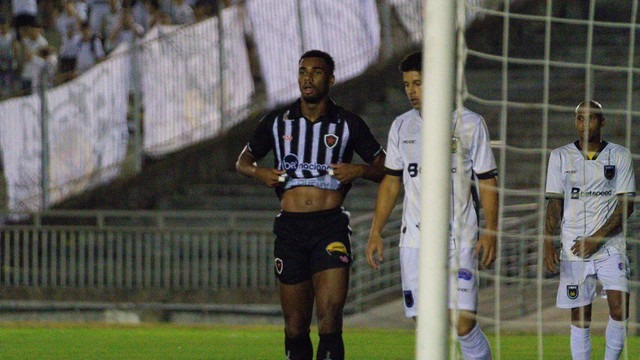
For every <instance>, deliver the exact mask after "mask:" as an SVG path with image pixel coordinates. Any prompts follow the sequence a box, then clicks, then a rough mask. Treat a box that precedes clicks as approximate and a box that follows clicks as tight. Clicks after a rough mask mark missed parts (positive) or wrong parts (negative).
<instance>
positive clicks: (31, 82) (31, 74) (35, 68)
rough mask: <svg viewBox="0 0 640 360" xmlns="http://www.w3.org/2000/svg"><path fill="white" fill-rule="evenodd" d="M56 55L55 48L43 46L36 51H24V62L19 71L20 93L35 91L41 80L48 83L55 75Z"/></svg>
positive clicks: (25, 93)
mask: <svg viewBox="0 0 640 360" xmlns="http://www.w3.org/2000/svg"><path fill="white" fill-rule="evenodd" d="M56 68H57V56H56V49H55V48H54V47H51V46H44V47H41V48H39V49H38V51H33V52H32V51H29V50H26V51H25V63H24V65H23V67H22V72H21V84H22V88H21V94H22V95H28V94H32V93H36V92H37V91H38V90H39V88H40V84H41V83H42V82H41V81H46V82H47V83H50V82H51V81H53V79H54V77H55V75H56V71H57V70H56Z"/></svg>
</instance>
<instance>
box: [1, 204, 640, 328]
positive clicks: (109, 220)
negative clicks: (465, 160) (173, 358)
mask: <svg viewBox="0 0 640 360" xmlns="http://www.w3.org/2000/svg"><path fill="white" fill-rule="evenodd" d="M401 210H402V209H401V208H400V207H397V208H396V209H395V210H394V213H393V214H392V217H391V219H390V221H389V224H388V225H387V227H386V230H385V234H384V236H385V239H386V246H387V248H386V252H385V262H384V265H383V266H382V270H381V271H373V270H371V269H370V268H369V266H368V264H367V262H366V258H365V257H364V247H365V246H366V241H367V237H368V233H369V227H370V224H371V214H369V215H365V216H362V217H358V218H355V219H352V228H353V254H354V258H355V260H354V264H353V269H352V277H351V290H350V295H349V298H348V304H347V311H348V312H354V311H355V312H357V311H361V310H364V309H367V308H369V307H372V306H375V305H378V304H381V303H384V302H386V301H388V300H391V299H398V298H399V297H400V294H401V292H400V264H399V250H398V247H397V244H398V234H399V227H400V224H399V221H400V220H399V218H400V213H401ZM274 215H275V214H274V213H273V212H213V211H212V212H206V213H203V212H130V211H102V212H101V211H91V212H87V211H82V212H81V211H66V212H61V211H55V212H44V213H42V214H37V215H35V216H34V217H32V218H30V219H29V220H24V221H21V222H20V223H16V224H12V225H5V226H4V227H3V228H2V229H1V230H0V262H1V264H2V266H1V271H0V284H2V286H3V287H4V288H5V289H12V288H13V289H18V288H20V289H23V290H24V289H39V290H43V289H44V290H46V289H56V290H58V291H59V293H60V294H62V295H61V296H62V298H64V293H65V291H69V292H70V293H74V291H77V290H89V291H91V290H96V291H102V293H104V291H109V290H114V291H115V290H125V291H126V290H135V291H144V290H162V291H176V292H184V291H191V290H198V291H208V292H229V293H233V292H234V291H244V292H265V293H267V294H269V293H271V294H273V293H275V292H276V287H277V283H276V279H275V276H274V274H273V270H272V269H273V268H272V261H273V255H272V243H273V234H272V232H271V223H272V220H273V217H274ZM502 223H503V232H502V235H501V240H502V252H501V253H502V256H501V258H500V259H501V260H500V263H499V266H498V265H497V264H496V266H494V267H493V268H492V269H491V270H489V271H483V272H482V286H483V287H484V288H486V289H489V291H487V292H488V293H491V286H492V285H494V284H495V283H496V282H500V283H501V284H502V286H506V287H509V288H510V289H511V291H509V292H508V293H509V294H510V296H509V298H510V299H511V301H508V302H506V301H505V302H504V306H505V309H501V310H504V311H505V313H506V312H510V313H513V314H514V315H522V314H525V313H527V312H529V311H533V310H534V309H535V304H531V302H530V301H527V299H525V298H524V296H523V295H524V294H525V293H526V292H527V291H530V290H528V289H531V286H534V285H535V282H536V280H537V276H538V257H539V253H538V241H539V238H538V236H537V233H538V230H537V224H538V206H537V205H536V204H527V205H517V206H507V207H505V211H504V212H503V221H502ZM629 229H630V230H631V231H630V232H631V233H637V231H638V229H640V221H638V218H637V217H636V216H634V217H632V219H631V221H630V222H629ZM629 244H630V249H631V251H630V254H631V258H632V263H634V264H635V263H636V255H635V253H636V252H637V242H636V241H635V240H634V239H630V240H629ZM634 267H635V266H634ZM498 271H499V275H500V276H498ZM636 278H637V274H636V273H635V271H634V279H636ZM542 280H543V281H551V280H546V278H545V279H542ZM633 287H634V289H637V288H638V286H637V281H634V283H633ZM103 297H104V296H103ZM5 300H6V297H5ZM57 300H61V299H60V298H58V299H57ZM62 300H64V299H62ZM75 300H78V299H75ZM92 300H94V301H96V300H97V301H106V300H105V299H100V298H99V297H98V298H93V299H92ZM493 300H494V297H493V296H491V295H490V296H489V297H488V298H487V300H486V301H493ZM509 306H510V307H512V309H508V308H507V307H509Z"/></svg>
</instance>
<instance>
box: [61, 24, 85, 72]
mask: <svg viewBox="0 0 640 360" xmlns="http://www.w3.org/2000/svg"><path fill="white" fill-rule="evenodd" d="M81 41H82V33H81V32H80V27H78V28H76V27H75V26H73V25H70V26H68V27H67V31H66V32H65V33H64V34H61V38H60V49H59V51H58V74H59V79H58V81H59V82H65V81H67V80H70V79H72V78H74V77H75V75H76V73H75V72H76V62H77V59H78V48H79V47H80V43H81Z"/></svg>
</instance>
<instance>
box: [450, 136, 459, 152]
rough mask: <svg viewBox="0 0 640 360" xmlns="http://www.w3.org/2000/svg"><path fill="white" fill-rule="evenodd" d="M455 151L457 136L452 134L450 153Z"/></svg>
mask: <svg viewBox="0 0 640 360" xmlns="http://www.w3.org/2000/svg"><path fill="white" fill-rule="evenodd" d="M457 152H458V137H457V136H452V137H451V153H452V154H455V153H457Z"/></svg>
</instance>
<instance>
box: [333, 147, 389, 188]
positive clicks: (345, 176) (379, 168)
mask: <svg viewBox="0 0 640 360" xmlns="http://www.w3.org/2000/svg"><path fill="white" fill-rule="evenodd" d="M384 159H385V152H384V151H381V152H380V153H379V154H378V155H377V156H375V157H374V158H373V159H372V160H371V161H369V163H368V164H350V163H339V164H332V165H331V167H332V168H333V176H334V177H335V178H336V179H338V180H340V182H341V183H343V184H347V183H350V182H352V181H353V180H355V179H357V178H362V179H367V180H371V181H375V182H380V181H381V180H382V177H383V176H384Z"/></svg>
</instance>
